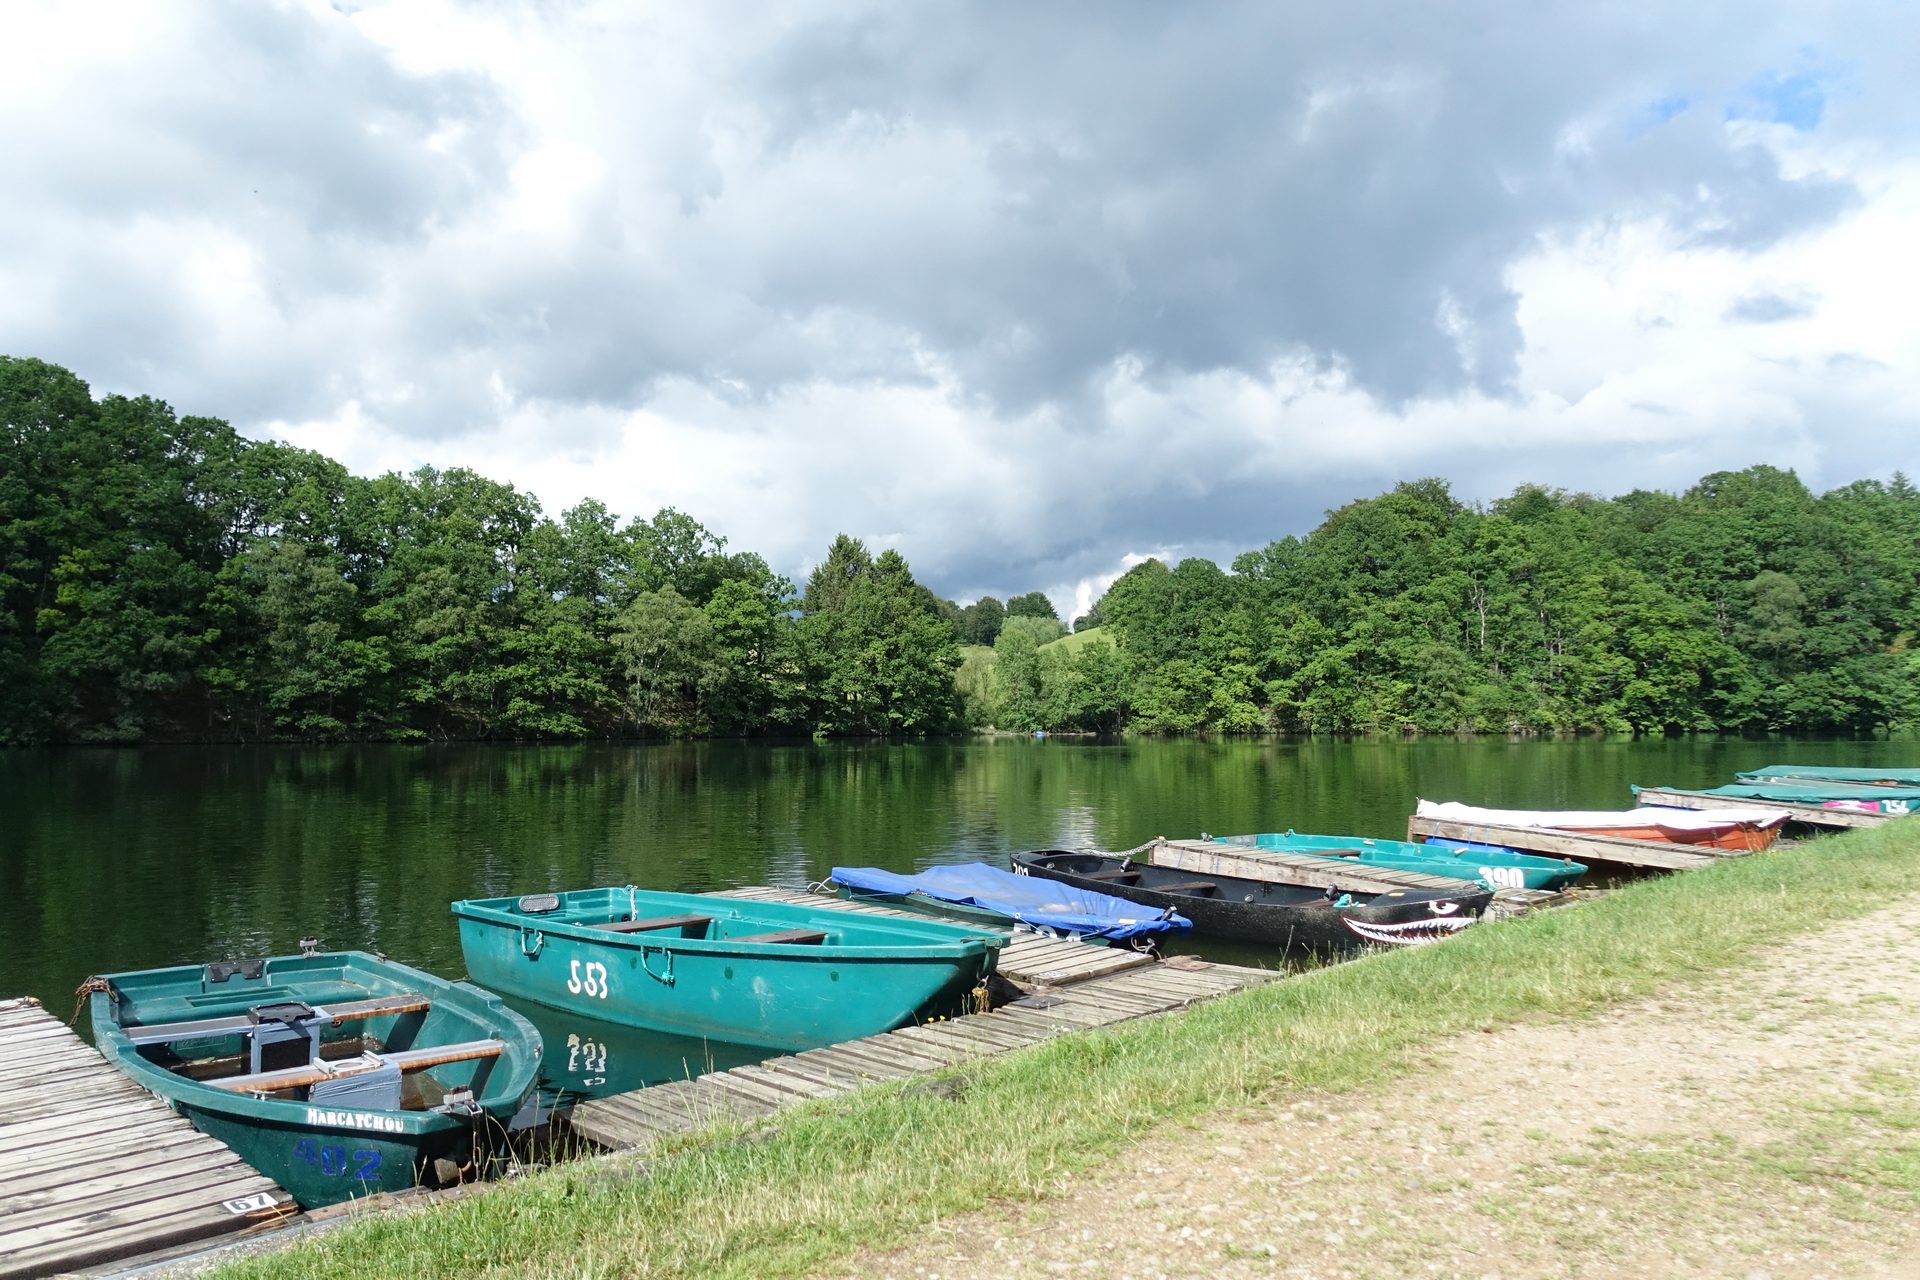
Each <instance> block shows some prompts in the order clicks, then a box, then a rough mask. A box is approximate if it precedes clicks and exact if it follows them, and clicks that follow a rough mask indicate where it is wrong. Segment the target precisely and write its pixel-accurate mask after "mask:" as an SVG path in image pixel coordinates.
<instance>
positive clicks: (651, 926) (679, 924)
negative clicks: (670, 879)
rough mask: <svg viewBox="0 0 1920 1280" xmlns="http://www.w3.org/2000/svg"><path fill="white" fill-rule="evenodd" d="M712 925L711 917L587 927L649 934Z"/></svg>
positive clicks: (613, 922)
mask: <svg viewBox="0 0 1920 1280" xmlns="http://www.w3.org/2000/svg"><path fill="white" fill-rule="evenodd" d="M712 923H713V917H712V916H700V915H685V916H652V917H650V918H648V919H645V920H609V921H607V922H606V923H605V924H594V925H588V926H587V927H588V928H590V929H605V930H606V931H607V932H608V933H651V932H653V931H654V930H655V929H695V928H698V929H704V928H706V927H707V926H708V925H710V924H712Z"/></svg>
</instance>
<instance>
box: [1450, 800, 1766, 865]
mask: <svg viewBox="0 0 1920 1280" xmlns="http://www.w3.org/2000/svg"><path fill="white" fill-rule="evenodd" d="M1416 812H1417V813H1418V815H1419V816H1420V817H1422V818H1435V819H1438V820H1439V821H1442V822H1463V823H1466V824H1468V825H1473V824H1476V823H1480V824H1484V825H1486V826H1490V827H1540V828H1542V829H1544V830H1550V831H1571V832H1575V833H1577V834H1579V835H1588V836H1616V837H1619V838H1621V839H1625V840H1652V841H1658V842H1661V843H1664V844H1691V845H1707V846H1710V847H1712V848H1715V849H1738V850H1743V851H1745V852H1748V853H1758V852H1759V851H1760V850H1762V849H1765V848H1767V847H1768V846H1769V845H1771V844H1772V843H1773V842H1774V840H1775V839H1776V838H1778V836H1779V835H1780V828H1781V827H1782V826H1784V825H1785V824H1786V821H1787V817H1788V815H1787V814H1786V812H1785V811H1783V810H1777V809H1713V810H1706V811H1701V810H1695V809H1662V808H1658V807H1655V806H1653V805H1643V806H1641V807H1640V808H1638V809H1621V810H1608V809H1542V810H1532V809H1482V808H1478V807H1476V806H1474V805H1470V804H1458V803H1452V802H1449V803H1445V804H1436V803H1434V802H1433V801H1431V800H1422V801H1421V802H1420V805H1419V808H1418V809H1417V810H1416ZM1491 843H1495V844H1497V843H1499V841H1497V840H1493V841H1491Z"/></svg>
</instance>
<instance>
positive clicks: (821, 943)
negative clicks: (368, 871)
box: [453, 887, 1008, 1051]
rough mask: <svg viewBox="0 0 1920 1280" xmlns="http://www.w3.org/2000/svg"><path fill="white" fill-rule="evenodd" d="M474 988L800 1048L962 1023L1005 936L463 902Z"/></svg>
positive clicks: (614, 893)
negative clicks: (927, 1022) (920, 1020)
mask: <svg viewBox="0 0 1920 1280" xmlns="http://www.w3.org/2000/svg"><path fill="white" fill-rule="evenodd" d="M453 913H454V915H456V916H458V917H459V920H460V950H461V953H462V954H463V955H464V956H465V957H466V961H467V971H468V972H469V973H471V974H472V975H473V979H474V981H476V982H479V983H483V984H485V985H486V986H488V987H490V988H492V989H493V990H495V991H501V992H504V993H506V994H508V995H511V996H514V997H517V998H519V999H523V1000H531V1001H533V1002H534V1003H536V1004H544V1005H550V1006H552V1007H553V1008H556V1009H564V1010H569V1011H572V1012H577V1013H585V1014H588V1015H589V1016H591V1017H594V1018H599V1019H601V1020H603V1021H607V1022H615V1023H620V1024H622V1025H624V1026H633V1027H643V1028H646V1029H648V1030H651V1031H667V1032H672V1033H674V1034H677V1035H691V1036H708V1037H711V1038H713V1039H715V1040H726V1041H730V1042H733V1043H736V1044H749V1045H756V1046H760V1047H763V1048H770V1049H785V1050H790V1051H797V1050H801V1049H812V1048H817V1047H819V1046H821V1045H827V1044H835V1043H838V1042H839V1041H842V1040H854V1039H858V1038H859V1037H861V1036H870V1035H878V1034H879V1033H880V1032H883V1031H891V1030H893V1029H894V1028H895V1027H899V1026H904V1025H905V1024H907V1023H908V1022H911V1021H913V1020H914V1019H915V1018H916V1017H932V1016H937V1015H942V1014H947V1013H952V1012H955V1011H957V1010H958V1009H959V1007H960V1005H961V1003H962V1001H963V999H964V997H965V996H966V995H967V993H968V992H970V991H972V990H973V989H974V988H975V987H977V986H979V985H980V984H981V983H983V982H985V981H986V979H987V975H988V974H990V973H992V972H993V965H994V960H995V958H996V957H997V955H998V953H999V950H1000V948H1001V947H1003V946H1005V945H1006V943H1007V937H1008V935H1007V934H1006V933H1005V932H1002V931H1000V930H997V929H982V928H970V927H967V926H965V925H960V924H952V923H948V922H946V921H940V920H908V919H903V918H902V919H896V918H893V917H881V916H869V915H857V914H854V913H851V912H848V911H846V910H844V909H841V908H837V907H810V906H799V905H794V904H789V903H784V902H756V901H751V900H748V899H740V898H725V897H719V896H714V895H707V894H697V893H654V892H649V891H647V890H643V889H634V888H630V887H629V888H620V889H582V890H576V891H574V892H570V893H538V894H530V895H528V896H526V897H521V898H481V899H473V900H468V901H464V902H456V903H454V904H453Z"/></svg>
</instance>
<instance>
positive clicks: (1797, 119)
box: [1727, 71, 1827, 133]
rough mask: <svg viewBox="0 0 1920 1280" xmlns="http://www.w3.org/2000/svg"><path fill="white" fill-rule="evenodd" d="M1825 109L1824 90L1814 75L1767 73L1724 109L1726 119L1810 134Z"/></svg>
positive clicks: (1807, 72) (1748, 86)
mask: <svg viewBox="0 0 1920 1280" xmlns="http://www.w3.org/2000/svg"><path fill="white" fill-rule="evenodd" d="M1826 108H1827V87H1826V85H1825V84H1824V83H1822V81H1821V79H1820V77H1819V76H1818V75H1816V74H1815V73H1814V72H1811V71H1796V72H1794V73H1793V74H1792V75H1781V74H1779V73H1778V72H1770V73H1768V74H1767V75H1764V76H1761V77H1760V78H1759V79H1757V80H1754V81H1753V82H1752V83H1750V84H1748V85H1747V92H1746V96H1745V97H1744V98H1743V99H1742V100H1741V101H1739V102H1736V103H1734V104H1733V105H1732V106H1730V107H1728V108H1727V119H1729V120H1767V121H1771V122H1773V123H1774V124H1784V125H1790V126H1792V127H1793V128H1795V129H1798V130H1800V131H1801V132H1802V133H1811V132H1813V130H1815V129H1817V128H1819V127H1820V116H1821V114H1822V113H1823V112H1824V111H1825V110H1826Z"/></svg>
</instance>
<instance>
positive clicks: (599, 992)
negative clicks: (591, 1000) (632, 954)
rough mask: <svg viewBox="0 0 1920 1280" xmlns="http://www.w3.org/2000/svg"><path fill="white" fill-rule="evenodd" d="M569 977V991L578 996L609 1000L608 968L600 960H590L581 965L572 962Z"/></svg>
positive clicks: (577, 962)
mask: <svg viewBox="0 0 1920 1280" xmlns="http://www.w3.org/2000/svg"><path fill="white" fill-rule="evenodd" d="M569 964H570V968H569V972H568V975H567V990H568V991H571V992H572V993H573V994H574V995H576V996H598V997H599V998H600V999H602V1000H605V999H606V998H607V966H605V965H603V964H601V963H600V962H599V961H598V960H589V961H587V962H586V963H585V964H581V963H580V962H579V961H578V960H574V961H570V962H569Z"/></svg>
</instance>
